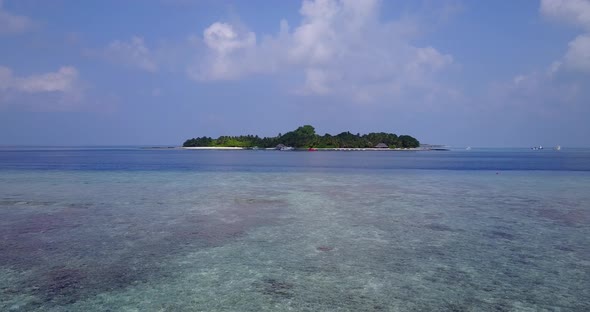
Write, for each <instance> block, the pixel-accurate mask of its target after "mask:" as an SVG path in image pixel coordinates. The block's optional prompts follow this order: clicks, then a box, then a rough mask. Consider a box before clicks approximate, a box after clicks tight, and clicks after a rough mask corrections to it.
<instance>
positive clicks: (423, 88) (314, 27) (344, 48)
mask: <svg viewBox="0 0 590 312" xmlns="http://www.w3.org/2000/svg"><path fill="white" fill-rule="evenodd" d="M379 9H380V1H377V0H367V1H355V0H315V1H312V0H305V1H303V3H302V6H301V8H300V11H299V13H300V15H301V21H300V23H299V24H298V25H297V26H296V27H294V28H293V29H291V27H290V26H289V25H288V23H287V22H286V21H284V20H283V21H281V22H280V26H279V30H278V32H277V33H276V34H274V35H272V36H263V37H262V38H261V36H259V35H257V34H256V33H254V32H252V31H249V30H248V29H246V28H244V27H240V26H239V25H232V24H230V23H224V22H215V23H213V24H211V25H210V26H209V27H208V28H206V29H205V30H204V31H203V34H202V37H200V40H201V43H202V47H204V49H205V51H204V52H203V51H202V52H201V54H200V55H199V56H198V57H197V59H198V61H197V62H195V63H194V64H192V65H191V66H190V67H189V68H188V70H187V72H188V75H189V77H191V78H192V79H194V80H196V81H219V80H235V79H242V78H244V77H248V76H252V75H256V74H285V73H287V74H290V75H293V76H294V77H299V80H300V84H299V85H298V86H294V87H293V91H294V92H295V93H297V94H303V95H330V94H340V95H344V96H352V98H353V99H356V100H360V101H371V100H373V99H374V98H375V97H379V96H381V95H403V94H405V93H407V92H417V91H420V92H425V93H428V94H432V93H433V92H434V93H452V91H451V90H447V89H446V87H444V85H443V84H441V82H440V81H439V79H437V75H438V74H439V73H440V72H441V71H442V70H444V69H445V68H447V67H449V66H450V65H451V64H453V57H452V56H451V55H450V54H445V53H442V52H440V51H438V50H437V49H436V48H434V47H431V46H416V45H414V44H412V43H411V40H410V39H411V38H409V37H408V36H407V35H406V34H408V33H411V31H408V29H406V28H407V27H408V25H407V24H405V23H399V22H396V21H382V20H381V19H380V16H379Z"/></svg>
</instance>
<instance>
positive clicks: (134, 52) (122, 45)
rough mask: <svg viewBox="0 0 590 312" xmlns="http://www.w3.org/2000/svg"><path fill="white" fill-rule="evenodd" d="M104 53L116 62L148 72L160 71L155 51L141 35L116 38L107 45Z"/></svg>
mask: <svg viewBox="0 0 590 312" xmlns="http://www.w3.org/2000/svg"><path fill="white" fill-rule="evenodd" d="M104 55H105V57H106V58H107V59H108V60H110V61H112V62H114V63H120V64H124V65H126V66H130V67H136V68H139V69H142V70H145V71H148V72H156V71H158V64H157V62H156V61H155V58H154V55H153V52H152V51H151V50H150V49H149V48H148V47H146V45H145V43H144V41H143V38H141V37H132V38H131V39H130V40H129V41H121V40H115V41H113V42H111V43H110V44H109V45H108V46H107V48H106V49H105V51H104Z"/></svg>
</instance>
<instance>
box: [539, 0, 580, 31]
mask: <svg viewBox="0 0 590 312" xmlns="http://www.w3.org/2000/svg"><path fill="white" fill-rule="evenodd" d="M540 10H541V13H542V14H543V15H545V16H547V17H549V18H552V19H555V20H558V21H561V22H565V23H569V24H574V25H577V26H582V27H584V28H586V29H590V1H588V0H541V8H540Z"/></svg>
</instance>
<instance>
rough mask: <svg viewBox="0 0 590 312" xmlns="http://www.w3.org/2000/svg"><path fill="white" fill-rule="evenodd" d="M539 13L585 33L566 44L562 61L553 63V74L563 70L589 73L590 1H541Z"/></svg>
mask: <svg viewBox="0 0 590 312" xmlns="http://www.w3.org/2000/svg"><path fill="white" fill-rule="evenodd" d="M540 11H541V14H543V15H544V16H546V17H549V18H551V19H554V20H557V21H559V22H562V23H567V24H571V25H575V26H577V27H581V28H582V29H584V31H585V33H584V34H582V35H579V36H578V37H576V38H575V39H574V40H572V41H571V42H570V43H569V44H568V50H567V52H566V53H565V55H564V57H563V59H562V60H559V61H556V62H555V63H554V69H555V72H557V71H558V70H560V69H565V70H571V71H578V72H587V73H590V1H589V0H541V7H540Z"/></svg>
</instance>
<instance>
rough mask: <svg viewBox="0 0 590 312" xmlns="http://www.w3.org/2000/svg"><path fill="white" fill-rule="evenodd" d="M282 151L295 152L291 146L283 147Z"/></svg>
mask: <svg viewBox="0 0 590 312" xmlns="http://www.w3.org/2000/svg"><path fill="white" fill-rule="evenodd" d="M280 150H281V151H292V150H294V148H293V147H291V146H283V147H281V149H280Z"/></svg>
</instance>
